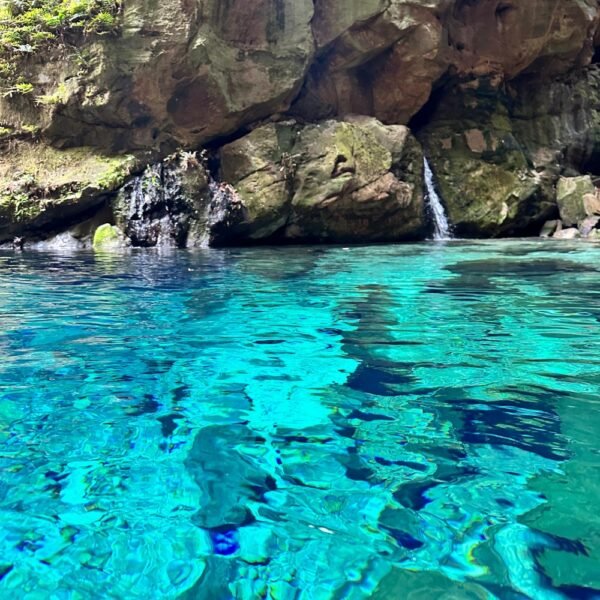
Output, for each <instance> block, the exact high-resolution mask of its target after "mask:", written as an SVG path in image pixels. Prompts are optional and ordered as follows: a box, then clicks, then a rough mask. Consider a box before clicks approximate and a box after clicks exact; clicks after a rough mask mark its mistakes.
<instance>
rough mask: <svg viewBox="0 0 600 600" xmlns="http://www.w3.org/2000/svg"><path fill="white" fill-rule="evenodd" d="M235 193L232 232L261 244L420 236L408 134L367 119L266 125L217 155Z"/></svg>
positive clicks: (418, 162)
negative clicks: (236, 207)
mask: <svg viewBox="0 0 600 600" xmlns="http://www.w3.org/2000/svg"><path fill="white" fill-rule="evenodd" d="M220 156H221V162H222V173H221V174H222V176H223V178H224V179H225V180H226V181H229V182H230V183H232V184H233V185H234V187H235V188H236V189H237V190H238V192H239V197H240V199H241V202H242V206H243V209H242V211H241V212H240V217H241V220H239V221H237V222H236V223H234V224H232V228H231V231H232V234H235V235H239V236H243V237H246V238H248V239H253V240H260V239H268V238H271V237H274V238H276V239H279V240H299V241H300V240H312V241H340V242H341V241H384V240H389V241H392V240H407V239H418V238H419V237H422V236H423V235H424V233H425V230H426V224H425V219H424V210H423V190H422V173H423V171H422V154H421V151H420V148H419V146H418V144H417V143H416V140H414V138H413V137H412V136H411V135H410V132H409V130H408V129H407V128H406V127H402V126H384V125H382V124H381V123H380V122H378V121H377V120H375V119H372V118H368V117H347V118H346V120H329V121H323V122H321V123H318V124H315V125H308V126H304V127H301V126H299V125H298V124H297V123H295V122H284V123H277V124H271V125H266V126H264V127H261V128H259V129H256V130H255V131H253V132H252V133H251V134H249V135H248V136H246V137H244V138H241V139H240V140H238V141H236V142H233V143H232V144H229V145H227V146H225V147H224V148H223V149H222V150H221V154H220Z"/></svg>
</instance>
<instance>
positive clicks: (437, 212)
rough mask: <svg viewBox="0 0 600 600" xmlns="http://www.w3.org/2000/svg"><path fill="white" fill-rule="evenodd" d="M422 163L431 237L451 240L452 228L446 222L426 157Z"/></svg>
mask: <svg viewBox="0 0 600 600" xmlns="http://www.w3.org/2000/svg"><path fill="white" fill-rule="evenodd" d="M423 165H424V167H425V199H426V201H427V204H428V206H429V209H430V211H431V215H432V217H433V224H434V227H435V229H434V232H433V239H434V240H451V239H452V228H451V227H450V223H448V217H447V216H446V211H445V210H444V205H443V204H442V200H441V198H440V196H439V194H438V193H437V192H436V190H435V184H434V181H433V172H432V170H431V167H430V165H429V161H428V160H427V157H425V156H424V157H423Z"/></svg>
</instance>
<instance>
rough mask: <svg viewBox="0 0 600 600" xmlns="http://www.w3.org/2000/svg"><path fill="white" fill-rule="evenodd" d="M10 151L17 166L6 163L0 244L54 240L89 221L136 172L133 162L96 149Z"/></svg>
mask: <svg viewBox="0 0 600 600" xmlns="http://www.w3.org/2000/svg"><path fill="white" fill-rule="evenodd" d="M9 151H10V159H11V160H10V161H7V160H2V161H0V244H2V243H6V242H12V240H13V238H15V237H25V238H27V239H36V238H40V237H48V236H51V235H52V234H54V233H60V232H61V231H64V230H65V229H66V228H67V227H68V226H69V225H72V224H74V223H79V222H81V221H85V220H86V219H87V218H88V217H89V216H90V214H91V213H93V212H95V211H97V210H99V209H100V208H101V207H102V205H103V204H104V203H105V202H106V200H107V198H108V197H109V196H110V194H111V193H112V192H114V191H115V190H116V189H117V188H118V187H119V186H121V185H122V184H123V183H124V181H125V180H126V178H127V176H128V175H129V173H130V172H131V171H132V170H134V169H135V166H136V161H135V159H134V158H133V157H132V156H129V155H121V156H116V157H107V156H103V155H101V154H98V153H97V151H95V150H94V149H92V148H73V149H70V150H56V149H54V148H52V147H50V146H46V145H43V144H36V143H33V142H31V141H24V140H12V142H11V144H10V149H9ZM19 243H20V242H17V244H19Z"/></svg>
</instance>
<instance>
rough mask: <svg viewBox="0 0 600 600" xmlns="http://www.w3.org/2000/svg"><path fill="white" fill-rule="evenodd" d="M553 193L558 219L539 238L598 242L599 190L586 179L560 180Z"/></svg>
mask: <svg viewBox="0 0 600 600" xmlns="http://www.w3.org/2000/svg"><path fill="white" fill-rule="evenodd" d="M556 187H557V189H556V201H557V204H558V210H559V214H560V219H559V220H556V221H549V222H547V223H545V224H544V227H543V228H542V231H541V233H540V235H541V236H542V237H553V238H555V239H563V240H564V239H575V238H579V237H583V238H587V239H591V240H596V239H599V238H600V189H598V188H596V186H595V185H594V182H593V181H592V178H591V177H590V176H589V175H584V176H581V177H561V178H560V179H559V180H558V184H557V186H556Z"/></svg>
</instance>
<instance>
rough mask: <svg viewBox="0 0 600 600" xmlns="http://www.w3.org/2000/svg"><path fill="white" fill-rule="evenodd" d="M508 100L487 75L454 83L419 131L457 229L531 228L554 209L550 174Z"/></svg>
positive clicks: (476, 233)
mask: <svg viewBox="0 0 600 600" xmlns="http://www.w3.org/2000/svg"><path fill="white" fill-rule="evenodd" d="M509 103H510V102H509V98H508V97H506V95H505V94H504V93H503V92H502V91H501V90H499V89H498V88H496V87H495V86H494V85H493V83H492V82H490V80H485V79H481V80H473V81H472V82H467V83H465V84H461V85H457V86H455V87H454V88H453V89H452V90H451V91H449V92H448V94H447V95H445V96H444V97H443V99H442V100H441V102H440V103H439V104H438V106H437V108H436V110H435V112H434V114H433V115H432V118H431V119H430V121H429V123H428V124H427V125H426V127H425V128H424V129H423V130H421V131H420V133H419V137H420V139H421V140H422V142H423V144H424V148H425V152H426V154H427V156H428V158H429V161H430V163H431V165H432V170H433V172H434V175H435V177H436V180H437V183H438V186H439V188H440V191H441V196H442V197H443V198H444V200H445V203H446V208H447V211H448V216H449V219H450V221H451V222H452V223H453V225H454V229H455V232H456V234H457V235H458V236H459V237H462V236H466V237H490V236H508V235H516V234H519V235H522V234H534V233H535V234H537V233H538V232H539V230H540V227H541V225H542V224H543V223H544V222H545V221H546V220H547V219H549V218H551V217H552V216H553V214H554V212H555V211H556V205H555V202H554V200H553V197H552V194H553V192H552V185H551V183H552V182H551V181H550V180H545V179H544V177H542V175H541V174H540V173H538V172H537V171H535V170H534V169H533V168H532V165H531V163H530V160H529V157H528V155H527V154H526V153H525V151H524V149H523V146H522V145H521V144H520V142H519V140H518V139H517V137H516V134H515V131H514V127H513V123H512V121H511V116H510V113H509V108H508V105H509Z"/></svg>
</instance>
